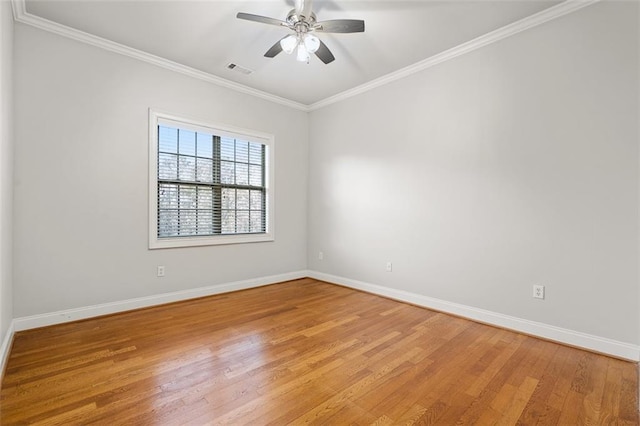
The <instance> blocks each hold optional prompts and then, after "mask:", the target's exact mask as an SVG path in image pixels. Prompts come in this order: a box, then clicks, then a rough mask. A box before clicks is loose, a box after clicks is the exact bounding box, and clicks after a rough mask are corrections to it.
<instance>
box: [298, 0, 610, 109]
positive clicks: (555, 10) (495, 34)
mask: <svg viewBox="0 0 640 426" xmlns="http://www.w3.org/2000/svg"><path fill="white" fill-rule="evenodd" d="M599 1H600V0H565V1H564V2H562V3H560V4H557V5H555V6H552V7H550V8H548V9H545V10H543V11H540V12H538V13H536V14H534V15H531V16H527V17H526V18H523V19H521V20H519V21H516V22H514V23H512V24H509V25H506V26H504V27H502V28H498V29H497V30H494V31H491V32H489V33H487V34H484V35H481V36H480V37H476V38H474V39H473V40H470V41H468V42H466V43H462V44H460V45H458V46H455V47H452V48H451V49H448V50H445V51H444V52H441V53H438V54H436V55H433V56H431V57H429V58H427V59H424V60H422V61H420V62H416V63H415V64H413V65H409V66H407V67H405V68H401V69H399V70H398V71H394V72H392V73H389V74H387V75H384V76H382V77H379V78H377V79H375V80H372V81H369V82H368V83H365V84H362V85H360V86H357V87H354V88H353V89H349V90H346V91H344V92H342V93H338V94H337V95H334V96H331V97H328V98H326V99H323V100H321V101H318V102H315V103H313V104H311V105H309V106H308V109H309V111H314V110H317V109H320V108H324V107H326V106H328V105H331V104H334V103H336V102H340V101H343V100H345V99H348V98H351V97H353V96H356V95H359V94H361V93H364V92H368V91H369V90H373V89H375V88H377V87H380V86H384V85H385V84H389V83H392V82H394V81H396V80H400V79H402V78H405V77H408V76H410V75H412V74H415V73H417V72H420V71H423V70H426V69H427V68H431V67H433V66H435V65H438V64H440V63H442V62H445V61H448V60H450V59H453V58H456V57H458V56H461V55H464V54H466V53H469V52H472V51H474V50H476V49H480V48H481V47H484V46H487V45H489V44H493V43H495V42H497V41H500V40H502V39H505V38H507V37H511V36H512V35H515V34H518V33H519V32H522V31H525V30H528V29H529V28H533V27H537V26H538V25H542V24H544V23H546V22H549V21H551V20H553V19H556V18H559V17H561V16H564V15H567V14H569V13H572V12H575V11H576V10H579V9H582V8H583V7H586V6H589V5H591V4H594V3H597V2H599Z"/></svg>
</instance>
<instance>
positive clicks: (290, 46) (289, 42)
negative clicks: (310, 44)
mask: <svg viewBox="0 0 640 426" xmlns="http://www.w3.org/2000/svg"><path fill="white" fill-rule="evenodd" d="M297 45H298V37H296V36H295V35H293V34H289V35H288V36H286V37H285V38H283V39H282V40H280V46H281V47H282V50H284V51H285V53H287V54H289V55H290V54H292V53H293V50H294V49H295V48H296V46H297Z"/></svg>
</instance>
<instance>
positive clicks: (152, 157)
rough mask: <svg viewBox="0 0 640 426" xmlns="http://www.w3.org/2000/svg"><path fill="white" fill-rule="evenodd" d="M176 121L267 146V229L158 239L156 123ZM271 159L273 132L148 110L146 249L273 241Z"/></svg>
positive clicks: (272, 172) (272, 173)
mask: <svg viewBox="0 0 640 426" xmlns="http://www.w3.org/2000/svg"><path fill="white" fill-rule="evenodd" d="M172 122H173V123H175V124H176V125H178V126H180V127H182V128H188V129H190V130H199V131H206V132H212V131H214V132H215V133H216V134H217V135H219V136H226V135H233V136H242V137H243V138H246V139H248V140H251V141H254V142H259V143H262V144H264V145H265V146H266V150H267V155H266V164H265V177H266V182H265V185H266V192H267V193H266V198H265V203H266V207H265V208H266V210H265V214H266V218H265V225H266V232H265V233H261V234H238V235H213V236H198V237H174V238H158V123H165V124H170V123H172ZM274 158H275V138H274V136H273V135H270V134H267V133H262V132H258V131H255V130H248V129H242V128H238V127H233V126H228V125H221V124H212V123H206V122H204V121H199V120H193V119H190V118H184V117H180V116H177V115H173V114H168V113H165V112H161V111H158V110H155V109H152V108H150V109H149V197H148V198H149V249H162V248H174V247H196V246H212V245H221V244H240V243H257V242H264V241H274V240H275V232H274V220H273V215H274V170H275V168H274Z"/></svg>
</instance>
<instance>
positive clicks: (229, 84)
mask: <svg viewBox="0 0 640 426" xmlns="http://www.w3.org/2000/svg"><path fill="white" fill-rule="evenodd" d="M11 4H12V9H13V17H14V20H15V21H16V22H20V23H23V24H27V25H31V26H33V27H36V28H39V29H41V30H44V31H48V32H51V33H54V34H57V35H61V36H63V37H67V38H70V39H72V40H76V41H80V42H83V43H86V44H90V45H92V46H96V47H99V48H101V49H104V50H108V51H110V52H114V53H119V54H121V55H124V56H128V57H130V58H134V59H138V60H140V61H143V62H147V63H149V64H152V65H156V66H158V67H161V68H165V69H168V70H171V71H174V72H177V73H180V74H184V75H187V76H189V77H193V78H197V79H199V80H203V81H206V82H208V83H212V84H215V85H217V86H222V87H226V88H228V89H231V90H235V91H237V92H241V93H245V94H248V95H251V96H255V97H258V98H261V99H265V100H267V101H270V102H274V103H277V104H280V105H284V106H287V107H290V108H294V109H297V110H301V111H308V109H309V108H308V106H307V105H304V104H301V103H299V102H295V101H292V100H290V99H285V98H282V97H280V96H276V95H272V94H270V93H267V92H263V91H261V90H257V89H253V88H251V87H248V86H245V85H243V84H239V83H235V82H233V81H230V80H226V79H224V78H221V77H218V76H215V75H213V74H209V73H207V72H204V71H200V70H197V69H195V68H191V67H189V66H186V65H182V64H179V63H177V62H174V61H171V60H169V59H165V58H162V57H160V56H156V55H152V54H150V53H147V52H143V51H141V50H138V49H134V48H132V47H129V46H125V45H123V44H120V43H116V42H114V41H111V40H107V39H104V38H102V37H98V36H95V35H93V34H89V33H85V32H84V31H80V30H77V29H75V28H71V27H67V26H66V25H62V24H59V23H57V22H53V21H50V20H48V19H44V18H40V17H38V16H35V15H32V14H30V13H28V12H27V11H26V5H25V0H11Z"/></svg>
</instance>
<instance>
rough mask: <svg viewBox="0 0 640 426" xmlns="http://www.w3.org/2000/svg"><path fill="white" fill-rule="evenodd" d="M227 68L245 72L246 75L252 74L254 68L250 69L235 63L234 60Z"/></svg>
mask: <svg viewBox="0 0 640 426" xmlns="http://www.w3.org/2000/svg"><path fill="white" fill-rule="evenodd" d="M227 68H228V69H230V70H233V71H237V72H239V73H241V74H244V75H249V74H251V73H252V72H253V70H250V69H249V68H245V67H243V66H240V65H238V64H234V63H233V62H231V63H229V64H227Z"/></svg>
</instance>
